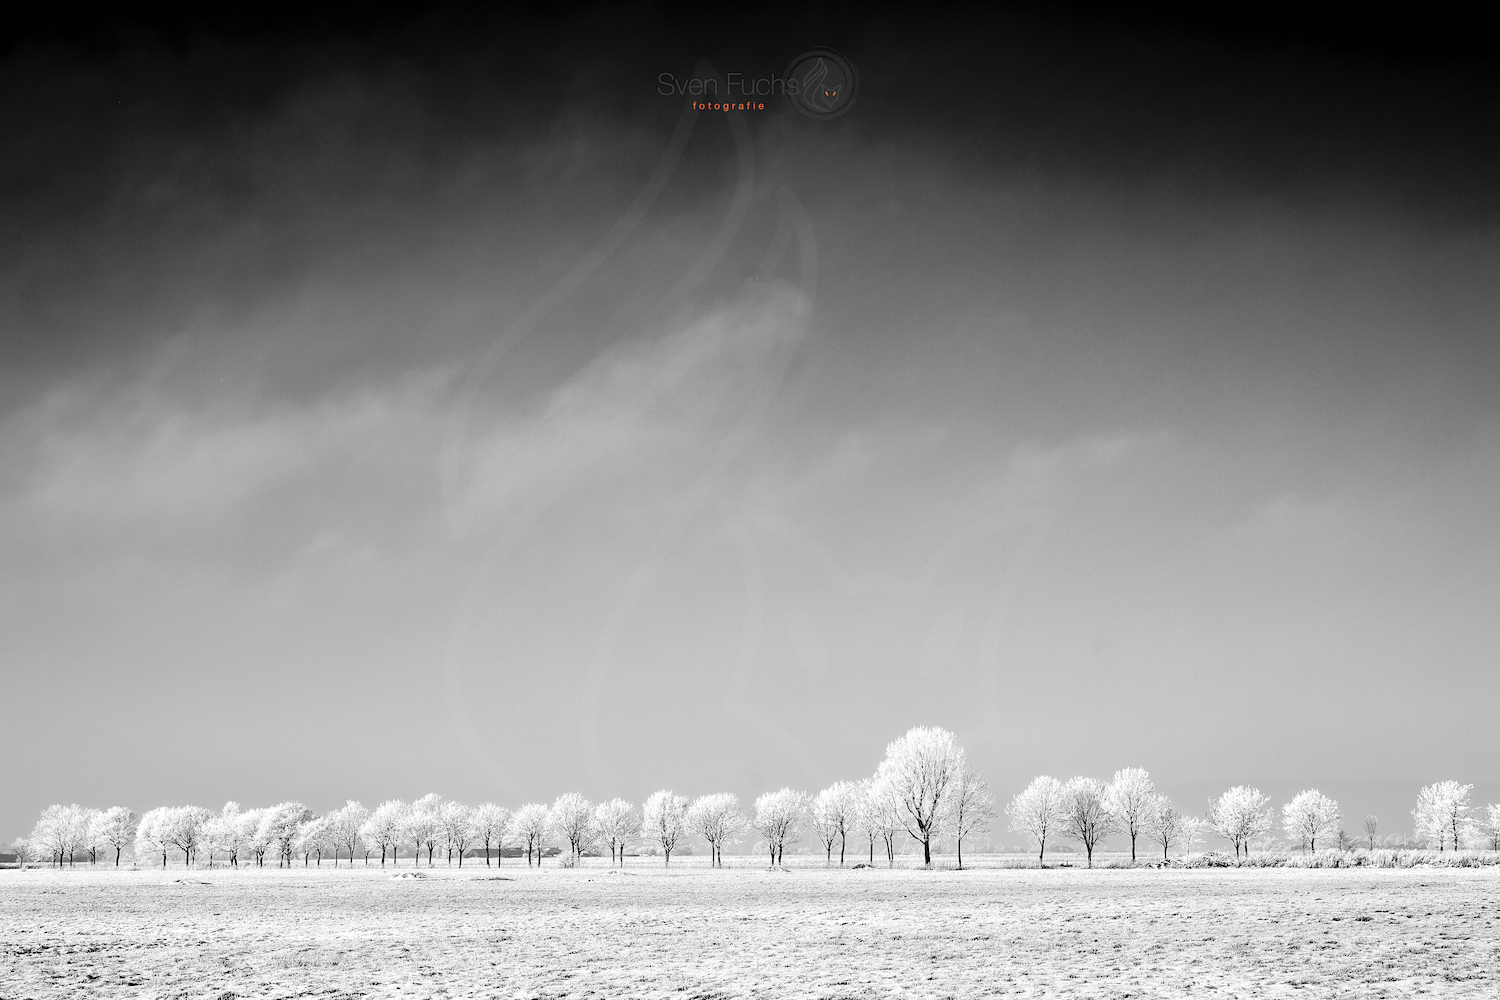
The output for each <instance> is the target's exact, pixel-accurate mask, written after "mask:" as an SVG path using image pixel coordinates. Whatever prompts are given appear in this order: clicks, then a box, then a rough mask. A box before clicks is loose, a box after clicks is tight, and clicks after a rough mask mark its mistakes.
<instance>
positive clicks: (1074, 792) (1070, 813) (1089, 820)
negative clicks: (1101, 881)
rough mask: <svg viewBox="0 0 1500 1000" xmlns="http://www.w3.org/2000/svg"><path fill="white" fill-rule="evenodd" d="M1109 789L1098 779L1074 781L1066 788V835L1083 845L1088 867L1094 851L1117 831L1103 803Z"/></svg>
mask: <svg viewBox="0 0 1500 1000" xmlns="http://www.w3.org/2000/svg"><path fill="white" fill-rule="evenodd" d="M1106 791H1107V787H1106V786H1105V784H1104V782H1102V781H1100V780H1099V779H1098V778H1073V779H1071V780H1070V781H1069V782H1068V783H1067V784H1066V785H1064V786H1063V833H1064V834H1065V835H1066V836H1068V837H1071V838H1072V839H1073V840H1076V841H1078V842H1079V843H1080V844H1082V845H1083V850H1084V852H1085V854H1086V855H1087V857H1088V867H1090V868H1092V867H1094V848H1095V847H1097V846H1099V844H1100V843H1102V842H1103V840H1104V838H1105V837H1108V836H1109V835H1110V834H1111V833H1113V832H1114V831H1115V817H1114V814H1113V813H1111V812H1110V811H1109V806H1108V804H1106V803H1105V801H1104V796H1105V792H1106Z"/></svg>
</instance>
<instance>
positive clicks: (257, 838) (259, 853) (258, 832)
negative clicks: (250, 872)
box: [234, 809, 271, 868]
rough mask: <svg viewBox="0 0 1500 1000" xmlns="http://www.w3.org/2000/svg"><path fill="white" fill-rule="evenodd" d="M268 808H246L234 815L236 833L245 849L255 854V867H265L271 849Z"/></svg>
mask: <svg viewBox="0 0 1500 1000" xmlns="http://www.w3.org/2000/svg"><path fill="white" fill-rule="evenodd" d="M267 812H268V810H266V809H246V810H245V811H244V812H242V813H239V814H238V815H236V816H235V817H234V825H235V830H236V833H237V834H238V836H239V838H240V843H241V844H243V845H244V849H245V850H246V851H249V852H250V853H251V854H252V855H254V856H255V867H257V868H263V867H265V864H266V855H267V854H269V853H270V851H271V827H270V825H269V824H268V823H266V813H267Z"/></svg>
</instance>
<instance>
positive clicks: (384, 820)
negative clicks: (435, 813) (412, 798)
mask: <svg viewBox="0 0 1500 1000" xmlns="http://www.w3.org/2000/svg"><path fill="white" fill-rule="evenodd" d="M407 809H408V806H407V804H406V803H405V802H402V801H401V800H400V799H387V800H386V801H384V802H382V803H380V805H378V806H376V807H375V811H374V812H372V813H370V815H369V817H368V818H367V819H366V820H365V822H364V825H363V826H362V827H360V831H359V835H360V837H362V838H363V839H364V842H365V843H366V844H378V845H380V867H382V868H384V867H385V856H386V852H387V851H389V852H390V855H391V864H393V865H394V864H395V863H396V850H397V848H398V847H400V846H401V843H402V841H404V840H405V839H406V813H407Z"/></svg>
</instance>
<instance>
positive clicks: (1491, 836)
mask: <svg viewBox="0 0 1500 1000" xmlns="http://www.w3.org/2000/svg"><path fill="white" fill-rule="evenodd" d="M1481 824H1482V825H1483V827H1484V840H1485V846H1487V847H1488V848H1489V849H1490V850H1492V851H1500V804H1497V803H1491V804H1490V805H1489V806H1487V807H1486V808H1485V810H1484V819H1483V820H1482V821H1481Z"/></svg>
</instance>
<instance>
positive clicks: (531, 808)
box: [510, 802, 551, 868]
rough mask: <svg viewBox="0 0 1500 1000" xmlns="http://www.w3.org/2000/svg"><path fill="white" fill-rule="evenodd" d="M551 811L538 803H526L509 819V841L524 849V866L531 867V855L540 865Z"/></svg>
mask: <svg viewBox="0 0 1500 1000" xmlns="http://www.w3.org/2000/svg"><path fill="white" fill-rule="evenodd" d="M550 812H551V810H549V809H548V808H547V807H546V806H544V805H543V804H542V803H540V802H528V803H527V804H526V805H524V806H522V807H521V808H519V809H517V810H516V811H515V812H514V813H512V814H511V817H510V839H511V840H515V841H519V842H520V843H521V844H523V845H525V847H526V865H527V867H528V868H529V867H530V866H531V856H532V853H533V852H535V853H536V863H537V865H538V866H540V865H541V863H542V848H543V847H544V846H545V844H546V842H547V820H548V816H549V814H550Z"/></svg>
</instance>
